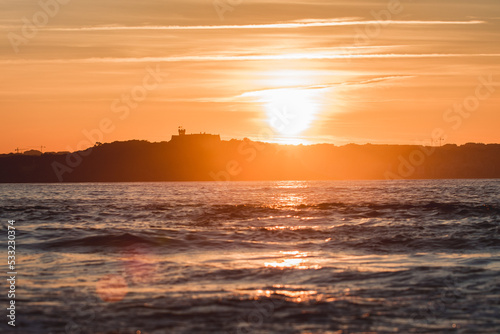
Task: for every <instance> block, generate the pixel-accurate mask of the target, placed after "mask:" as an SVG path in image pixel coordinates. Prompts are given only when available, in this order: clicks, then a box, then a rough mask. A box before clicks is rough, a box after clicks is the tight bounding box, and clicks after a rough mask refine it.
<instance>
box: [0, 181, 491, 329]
mask: <svg viewBox="0 0 500 334" xmlns="http://www.w3.org/2000/svg"><path fill="white" fill-rule="evenodd" d="M0 212H1V215H0V216H1V218H2V220H3V222H2V227H1V230H2V231H1V233H2V240H3V243H4V245H5V247H2V248H4V249H5V250H4V255H3V256H4V258H6V256H7V254H6V253H7V251H6V245H7V241H6V240H7V231H6V230H7V227H6V226H7V220H8V219H14V220H16V228H17V230H16V231H17V236H16V237H17V239H16V242H17V248H16V256H17V259H16V260H17V261H16V262H17V268H16V269H17V271H18V280H17V282H16V284H17V290H16V305H17V308H16V310H17V314H16V316H17V318H16V329H15V330H12V328H10V327H9V326H7V325H6V324H7V318H6V316H5V315H6V314H7V311H6V310H5V308H4V307H3V306H5V307H7V287H6V286H5V289H4V290H5V291H4V293H2V294H1V296H0V302H1V303H2V305H3V306H2V308H3V309H4V310H5V311H3V313H2V314H3V315H2V318H3V319H4V320H2V323H1V324H0V332H1V333H10V332H12V333H20V334H24V333H27V334H30V333H43V334H49V333H54V334H55V333H130V334H132V333H134V334H135V333H139V332H137V331H140V333H142V334H145V333H147V334H167V333H168V334H170V333H174V334H175V333H224V334H229V333H282V334H285V333H303V334H306V333H336V334H340V333H343V334H346V333H500V180H440V181H359V182H358V181H356V182H338V181H335V182H236V183H119V184H45V185H40V184H38V185H34V184H19V185H12V184H9V185H6V184H2V185H0ZM4 263H5V262H4ZM3 268H4V269H5V270H4V272H6V271H7V266H5V265H4V267H3ZM4 276H7V275H6V274H4ZM2 280H3V279H2Z"/></svg>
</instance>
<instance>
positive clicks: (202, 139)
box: [170, 126, 221, 144]
mask: <svg viewBox="0 0 500 334" xmlns="http://www.w3.org/2000/svg"><path fill="white" fill-rule="evenodd" d="M178 132H179V134H178V135H172V139H171V140H170V142H171V143H182V144H208V143H210V144H212V143H220V141H221V140H220V135H212V134H208V133H192V134H186V129H184V128H183V127H182V126H179V129H178Z"/></svg>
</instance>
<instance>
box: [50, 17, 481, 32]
mask: <svg viewBox="0 0 500 334" xmlns="http://www.w3.org/2000/svg"><path fill="white" fill-rule="evenodd" d="M381 22H383V23H384V24H388V25H389V24H391V25H475V24H484V23H486V22H485V21H481V20H471V21H403V20H385V21H374V20H369V21H363V20H352V18H343V19H328V20H299V21H290V22H278V23H269V24H242V25H193V26H181V25H168V26H86V27H47V28H45V29H44V30H48V31H72V32H78V31H81V32H84V31H120V30H225V29H297V28H312V27H340V26H359V25H370V24H380V23H381Z"/></svg>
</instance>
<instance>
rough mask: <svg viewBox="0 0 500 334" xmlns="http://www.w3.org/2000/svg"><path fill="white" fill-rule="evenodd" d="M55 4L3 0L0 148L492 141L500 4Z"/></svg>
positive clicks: (498, 97) (491, 0)
mask: <svg viewBox="0 0 500 334" xmlns="http://www.w3.org/2000/svg"><path fill="white" fill-rule="evenodd" d="M59 1H60V2H56V0H42V1H41V2H40V3H39V2H38V1H31V0H30V1H28V0H2V1H1V2H0V34H1V35H2V36H3V37H2V38H1V40H0V73H1V80H0V101H1V102H0V106H1V109H0V113H1V114H0V115H1V122H0V153H8V152H13V151H14V149H16V148H18V147H19V148H21V149H28V148H38V149H39V148H40V146H42V145H43V146H45V147H46V148H45V149H44V150H45V151H65V150H76V149H77V148H80V149H81V148H84V147H85V146H86V145H87V146H88V145H91V144H93V142H91V140H87V139H86V137H89V136H90V137H92V138H94V139H95V140H97V139H102V140H99V141H102V142H112V141H116V140H129V139H144V140H149V141H165V140H169V139H170V136H171V135H172V134H174V133H175V132H176V130H177V127H178V126H179V125H182V126H184V127H185V128H186V129H187V132H188V133H191V132H192V133H197V132H207V133H216V134H220V135H221V137H222V138H223V139H231V138H238V139H242V138H244V137H248V138H251V139H254V140H266V141H273V142H283V143H305V144H307V143H318V142H326V143H333V144H336V145H343V144H347V143H351V142H353V143H359V144H363V143H374V144H378V143H385V144H412V143H416V142H425V141H426V142H427V143H428V144H430V138H431V137H432V136H433V135H432V133H433V131H434V130H435V129H436V128H440V129H442V132H443V137H445V142H446V143H457V144H463V143H466V142H485V143H498V142H500V131H499V125H500V109H499V106H500V103H499V102H500V84H497V85H496V87H495V86H494V85H492V84H491V82H492V81H493V82H498V83H500V1H498V0H477V1H470V0H468V1H465V0H441V1H435V0H419V1H410V0H401V1H393V0H390V1H389V0H387V1H379V0H363V1H346V0H314V1H312V0H307V1H306V0H303V1H302V0H297V1H283V0H259V1H254V0H252V1H250V0H241V1H237V0H217V1H213V0H161V1H160V0H149V1H145V0H120V1H118V0H85V1H82V0H70V1H68V0H59ZM41 3H42V4H43V3H45V4H46V5H45V6H42V5H41ZM43 7H45V9H43ZM47 13H48V14H47ZM488 82H490V84H488ZM485 83H486V85H485ZM103 124H105V126H104V128H105V129H106V131H105V132H103V131H101V130H96V129H99V127H100V126H103ZM85 132H87V134H88V133H90V135H87V136H86V135H85ZM98 133H99V134H98ZM101 134H102V136H101Z"/></svg>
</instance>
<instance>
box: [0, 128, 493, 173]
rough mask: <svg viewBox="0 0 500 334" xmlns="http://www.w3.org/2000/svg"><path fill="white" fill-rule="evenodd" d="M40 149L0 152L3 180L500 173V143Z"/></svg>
mask: <svg viewBox="0 0 500 334" xmlns="http://www.w3.org/2000/svg"><path fill="white" fill-rule="evenodd" d="M36 153H37V152H33V151H29V152H28V153H27V154H4V155H1V156H0V182H2V183H8V182H13V183H14V182H136V181H137V182H139V181H230V180H231V181H233V180H234V181H242V180H353V179H449V178H500V144H488V145H486V144H473V143H470V144H465V145H462V146H457V145H453V144H447V145H444V146H440V147H431V146H418V145H372V144H366V145H356V144H349V145H345V146H340V147H338V146H335V145H332V144H317V145H308V146H304V145H298V146H293V145H280V144H271V143H263V142H254V141H251V140H249V139H246V138H245V139H243V140H235V139H232V140H229V141H223V140H221V139H220V136H219V135H210V134H204V133H202V134H186V133H185V130H183V129H179V135H175V136H172V139H171V140H170V141H169V142H159V143H150V142H147V141H140V140H131V141H126V142H113V143H106V144H101V143H96V145H95V146H94V147H92V148H89V149H87V150H85V151H77V152H71V153H67V152H63V153H43V154H42V153H41V152H39V154H36Z"/></svg>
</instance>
